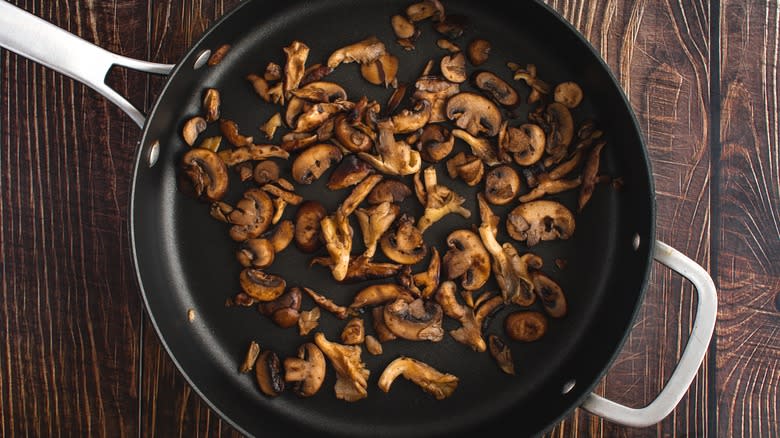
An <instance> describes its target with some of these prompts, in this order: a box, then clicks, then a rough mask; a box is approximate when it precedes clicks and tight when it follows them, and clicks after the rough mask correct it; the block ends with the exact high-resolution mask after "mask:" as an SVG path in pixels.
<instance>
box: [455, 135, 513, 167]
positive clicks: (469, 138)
mask: <svg viewBox="0 0 780 438" xmlns="http://www.w3.org/2000/svg"><path fill="white" fill-rule="evenodd" d="M452 135H453V136H455V138H459V139H461V140H463V141H465V142H466V143H468V145H469V147H470V148H471V152H472V153H474V155H476V156H477V157H479V159H480V160H482V161H483V162H484V163H485V165H487V166H491V167H492V166H497V165H499V164H501V163H502V161H501V159H500V158H499V157H498V155H497V153H496V150H495V148H494V147H493V145H492V144H491V143H490V140H488V139H486V138H481V137H475V136H473V135H471V134H470V133H469V132H467V131H464V130H462V129H453V130H452Z"/></svg>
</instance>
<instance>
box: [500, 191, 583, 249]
mask: <svg viewBox="0 0 780 438" xmlns="http://www.w3.org/2000/svg"><path fill="white" fill-rule="evenodd" d="M506 228H507V232H508V233H509V235H510V236H511V237H512V238H513V239H515V240H518V241H521V242H522V241H525V243H526V245H528V246H534V245H536V244H537V243H539V242H541V241H544V240H555V239H563V240H566V239H568V238H569V237H571V235H572V234H574V228H575V222H574V215H573V214H572V212H571V211H570V210H569V209H568V208H566V206H564V205H563V204H561V203H560V202H557V201H550V200H538V201H531V202H529V203H526V204H521V205H519V206H517V207H515V209H514V210H512V211H511V212H509V215H508V216H507V221H506Z"/></svg>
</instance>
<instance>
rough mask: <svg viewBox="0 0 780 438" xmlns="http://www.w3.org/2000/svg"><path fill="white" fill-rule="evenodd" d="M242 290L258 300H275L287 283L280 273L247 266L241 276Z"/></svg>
mask: <svg viewBox="0 0 780 438" xmlns="http://www.w3.org/2000/svg"><path fill="white" fill-rule="evenodd" d="M239 280H240V283H241V290H243V291H244V293H246V294H247V295H249V296H250V297H252V298H254V299H256V300H257V301H273V300H275V299H276V298H278V297H279V295H281V294H282V293H283V292H284V289H285V287H286V286H287V283H286V282H285V281H284V278H282V277H279V276H278V275H273V274H266V273H265V272H263V271H261V270H259V269H253V268H246V269H244V270H243V271H241V275H240V276H239Z"/></svg>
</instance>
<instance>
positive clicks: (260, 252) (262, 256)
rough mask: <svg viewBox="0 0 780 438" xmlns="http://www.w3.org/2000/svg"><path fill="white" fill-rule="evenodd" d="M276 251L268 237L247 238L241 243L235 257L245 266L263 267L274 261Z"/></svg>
mask: <svg viewBox="0 0 780 438" xmlns="http://www.w3.org/2000/svg"><path fill="white" fill-rule="evenodd" d="M275 254H276V251H275V250H274V246H273V245H272V244H271V241H269V240H268V239H248V240H245V241H244V242H242V243H241V247H240V248H239V250H238V251H237V252H236V259H237V260H238V262H239V263H240V264H241V266H243V267H245V268H250V267H251V268H258V269H263V268H267V267H269V266H271V264H272V263H273V262H274V256H275Z"/></svg>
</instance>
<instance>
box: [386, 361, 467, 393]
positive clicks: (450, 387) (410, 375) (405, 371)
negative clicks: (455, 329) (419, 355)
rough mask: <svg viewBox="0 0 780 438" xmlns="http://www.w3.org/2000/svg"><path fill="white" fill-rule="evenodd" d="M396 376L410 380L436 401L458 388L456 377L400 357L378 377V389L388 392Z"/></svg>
mask: <svg viewBox="0 0 780 438" xmlns="http://www.w3.org/2000/svg"><path fill="white" fill-rule="evenodd" d="M398 376H403V377H404V378H406V379H408V380H411V381H412V382H414V383H415V384H416V385H418V386H419V387H420V388H422V389H423V391H425V392H427V393H428V394H431V395H433V396H434V397H435V398H436V399H437V400H442V399H445V398H447V397H449V396H450V395H452V393H453V392H455V389H456V388H457V387H458V377H457V376H455V375H452V374H448V373H442V372H440V371H438V370H437V369H435V368H433V367H432V366H430V365H428V364H426V363H424V362H420V361H418V360H416V359H412V358H410V357H405V356H401V357H399V358H398V359H395V360H394V361H392V362H390V364H389V365H387V367H386V368H385V370H384V371H382V374H381V375H380V376H379V381H378V382H377V383H378V385H379V389H381V390H382V391H384V392H389V391H390V386H391V385H392V384H393V381H395V379H396V378H397V377H398Z"/></svg>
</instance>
